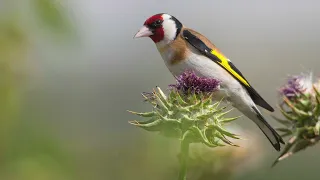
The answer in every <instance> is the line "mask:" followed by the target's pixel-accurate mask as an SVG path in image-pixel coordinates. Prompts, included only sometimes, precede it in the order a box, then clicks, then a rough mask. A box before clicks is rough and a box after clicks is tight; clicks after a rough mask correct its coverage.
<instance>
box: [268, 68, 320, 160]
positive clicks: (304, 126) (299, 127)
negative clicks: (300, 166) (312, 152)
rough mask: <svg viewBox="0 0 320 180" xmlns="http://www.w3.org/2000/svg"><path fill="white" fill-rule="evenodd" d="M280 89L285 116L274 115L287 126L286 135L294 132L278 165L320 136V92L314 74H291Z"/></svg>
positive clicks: (285, 128)
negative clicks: (313, 77) (280, 117)
mask: <svg viewBox="0 0 320 180" xmlns="http://www.w3.org/2000/svg"><path fill="white" fill-rule="evenodd" d="M281 89H282V90H281V91H280V95H282V103H280V111H281V113H282V114H283V116H284V117H285V119H279V118H277V117H274V118H275V119H276V120H277V121H278V122H280V123H281V124H282V125H283V126H285V127H284V128H278V131H280V132H282V136H283V137H286V136H291V137H290V139H289V141H288V143H287V145H286V147H285V148H284V150H283V152H282V153H281V155H280V156H279V157H278V159H277V160H276V161H275V163H274V165H275V164H276V163H277V162H278V161H281V160H283V159H285V158H287V157H289V156H291V155H293V154H294V153H297V152H299V151H301V150H303V149H305V148H307V147H309V146H312V145H314V144H316V143H317V142H318V141H319V140H320V136H319V131H320V93H319V89H317V88H316V84H313V82H312V74H311V73H310V74H308V75H306V74H304V75H300V76H294V77H293V78H290V79H289V80H288V82H287V84H286V85H284V87H283V88H281Z"/></svg>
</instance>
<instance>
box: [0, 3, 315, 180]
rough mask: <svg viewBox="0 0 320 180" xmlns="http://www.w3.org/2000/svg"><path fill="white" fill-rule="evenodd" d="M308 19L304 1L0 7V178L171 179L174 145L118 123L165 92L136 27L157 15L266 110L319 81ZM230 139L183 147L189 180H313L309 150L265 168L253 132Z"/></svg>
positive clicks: (158, 63)
mask: <svg viewBox="0 0 320 180" xmlns="http://www.w3.org/2000/svg"><path fill="white" fill-rule="evenodd" d="M319 8H320V2H317V1H311V0H305V1H299V0H290V1H289V0H283V1H276V0H269V1H256V0H244V1H237V0H230V1H223V0H214V1H213V0H204V1H178V0H177V1H172V0H161V1H157V0H135V1H129V0H120V1H111V0H90V1H88V0H0V100H1V103H0V123H1V124H0V179H1V180H2V179H3V180H58V179H59V180H73V179H74V180H82V179H83V180H88V179H90V180H91V179H94V180H100V179H101V180H102V179H103V180H105V179H108V180H129V179H130V180H144V179H145V180H149V179H152V180H163V179H175V178H176V176H177V173H178V166H177V158H176V155H177V153H178V151H179V144H178V141H177V140H173V139H167V138H164V137H160V136H158V135H157V134H152V133H148V132H144V131H143V130H141V129H138V128H135V127H133V126H131V125H129V124H128V123H127V121H128V120H133V119H134V118H136V117H135V116H132V115H131V114H129V113H127V112H126V110H128V109H130V110H136V111H146V110H149V106H147V105H146V104H144V103H143V102H142V99H141V97H140V93H141V92H143V91H150V90H151V89H152V88H153V87H155V86H156V85H158V86H160V87H162V88H165V87H166V86H167V84H171V83H173V82H174V79H173V77H172V76H171V74H170V73H169V72H168V70H167V69H166V67H165V65H164V63H163V61H162V59H161V57H160V55H159V54H158V52H157V50H156V48H155V46H154V45H153V42H152V41H151V40H149V39H139V40H133V39H132V37H133V35H134V34H135V33H136V31H137V30H138V29H139V28H140V26H141V25H142V24H143V22H144V20H145V19H146V18H148V17H149V16H151V15H153V14H156V13H159V12H167V13H170V14H172V15H174V16H176V17H177V18H178V19H179V20H181V21H182V23H184V24H185V25H186V26H188V27H191V28H193V29H196V30H197V31H199V32H201V33H202V34H204V35H206V36H207V37H208V38H209V39H211V40H212V41H214V43H215V44H216V45H217V46H218V47H220V49H221V50H222V51H223V52H224V53H225V54H226V55H227V56H228V57H229V58H230V59H231V60H233V62H234V64H235V65H237V67H238V68H239V69H240V70H241V71H242V72H243V74H244V75H245V76H246V77H247V79H248V80H249V81H251V84H252V85H254V86H255V88H256V89H257V90H258V92H259V93H260V94H261V95H262V96H263V97H265V99H267V100H268V101H269V102H270V104H273V105H274V106H276V104H277V102H278V101H277V89H278V88H279V87H280V85H281V84H283V83H284V81H285V78H286V77H287V75H289V74H297V73H299V72H300V71H307V70H312V71H314V74H315V75H316V76H318V75H319V73H320V71H319V69H318V68H319V66H320V61H319V57H318V56H319V47H320V36H319V32H320V25H319V23H318V22H320V11H319ZM275 114H279V113H278V112H276V113H275ZM234 115H239V113H238V112H236V111H235V112H234ZM265 115H266V117H268V118H269V119H270V122H271V124H272V125H274V126H277V124H276V123H275V122H274V121H273V120H272V118H271V117H270V116H268V113H265ZM230 128H232V130H233V132H237V133H238V134H240V135H241V136H242V137H243V138H244V140H241V141H239V142H237V143H238V144H240V145H241V147H240V148H233V147H232V148H231V147H224V148H219V149H215V150H211V149H206V148H204V147H202V146H201V145H194V146H192V150H191V161H190V174H189V177H190V179H199V180H209V179H241V180H242V179H243V180H244V179H246V180H250V179H252V180H253V179H254V180H256V179H261V180H263V179H265V180H267V179H268V180H269V179H275V180H276V179H279V180H283V179H291V180H295V179H297V180H298V179H299V180H300V179H316V178H317V177H318V173H317V170H318V163H319V162H320V155H319V153H318V151H319V146H315V147H313V148H309V149H307V150H306V151H304V152H301V153H299V154H297V155H295V156H294V157H292V158H290V159H288V160H286V161H283V162H281V163H279V164H278V165H277V166H276V167H275V168H273V169H271V168H270V165H271V164H272V162H273V160H275V158H276V157H277V156H278V154H279V153H277V152H276V151H274V149H273V148H272V146H271V145H270V144H269V142H268V140H267V139H266V138H265V137H264V136H263V134H262V133H260V131H259V129H258V128H257V127H256V126H255V125H254V124H253V123H251V122H250V121H249V120H247V119H246V118H244V117H243V118H241V119H240V120H239V121H237V122H236V123H235V124H234V125H233V126H231V127H230Z"/></svg>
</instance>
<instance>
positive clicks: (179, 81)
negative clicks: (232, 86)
mask: <svg viewBox="0 0 320 180" xmlns="http://www.w3.org/2000/svg"><path fill="white" fill-rule="evenodd" d="M169 86H170V87H172V88H175V89H177V90H178V91H181V92H183V93H184V94H187V93H189V92H191V93H196V94H199V93H212V92H214V91H216V90H218V89H219V86H220V81H219V80H217V79H214V78H205V77H199V76H197V75H196V74H195V73H194V71H190V70H186V71H184V72H183V73H182V74H181V75H179V76H177V77H176V84H171V85H169Z"/></svg>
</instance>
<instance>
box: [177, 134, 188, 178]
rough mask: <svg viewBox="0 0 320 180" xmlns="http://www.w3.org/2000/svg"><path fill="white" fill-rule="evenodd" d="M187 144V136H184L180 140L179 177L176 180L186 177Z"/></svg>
mask: <svg viewBox="0 0 320 180" xmlns="http://www.w3.org/2000/svg"><path fill="white" fill-rule="evenodd" d="M189 144H190V142H189V141H188V139H187V138H184V139H183V140H182V141H181V146H180V147H181V152H180V171H179V179H178V180H186V179H187V161H188V158H189Z"/></svg>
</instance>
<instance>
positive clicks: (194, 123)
mask: <svg viewBox="0 0 320 180" xmlns="http://www.w3.org/2000/svg"><path fill="white" fill-rule="evenodd" d="M176 78H177V80H176V84H174V85H169V87H170V88H169V93H168V95H166V94H165V93H164V92H163V91H162V90H161V89H160V88H159V87H157V88H156V89H155V90H153V91H152V92H151V93H142V96H143V97H144V99H145V101H147V102H149V103H150V104H151V105H152V106H153V110H152V111H150V112H144V113H137V112H132V111H130V112H131V113H133V114H136V115H138V116H141V117H144V118H148V120H146V121H130V123H131V124H133V125H135V126H138V127H140V128H143V129H145V130H147V131H153V132H159V133H160V134H162V135H164V136H167V137H173V138H178V139H180V141H181V155H180V163H181V164H180V165H181V167H180V174H179V180H184V179H186V168H187V159H188V154H189V144H190V143H203V144H205V145H206V146H208V147H219V146H225V145H232V146H236V145H235V144H233V143H232V142H231V141H230V140H229V139H228V138H233V139H238V137H237V136H236V135H235V134H233V133H230V132H228V131H227V130H226V129H224V125H225V124H227V123H229V122H231V121H234V120H236V119H237V118H238V117H232V118H227V117H225V115H226V114H228V113H229V112H230V111H231V110H228V111H225V109H226V107H220V106H219V105H220V103H221V101H220V102H215V103H213V102H212V96H213V92H215V91H216V90H218V89H219V85H220V82H219V81H218V80H216V79H209V78H202V77H198V76H196V75H195V73H194V72H192V71H186V72H184V73H183V74H181V75H180V76H179V77H176Z"/></svg>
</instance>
